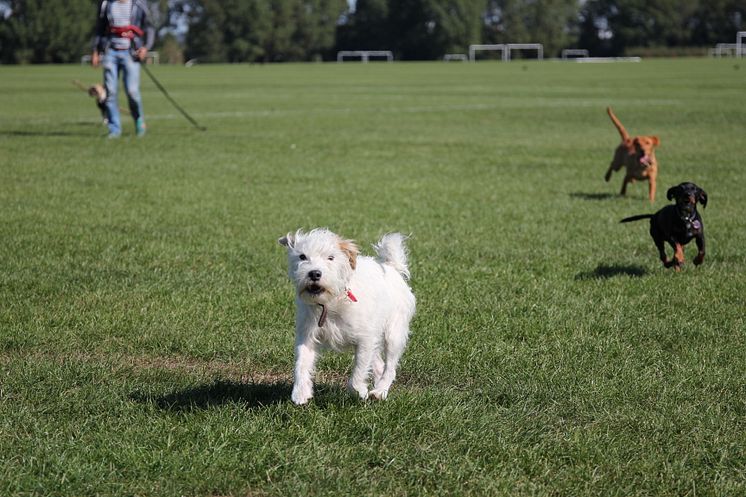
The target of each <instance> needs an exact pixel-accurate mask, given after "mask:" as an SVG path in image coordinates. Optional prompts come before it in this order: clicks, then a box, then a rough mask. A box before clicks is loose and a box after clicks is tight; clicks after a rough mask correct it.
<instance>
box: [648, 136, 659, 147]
mask: <svg viewBox="0 0 746 497" xmlns="http://www.w3.org/2000/svg"><path fill="white" fill-rule="evenodd" d="M650 139H651V140H653V146H654V147H657V146H658V145H660V144H661V139H660V138H658V137H657V136H655V135H653V136H651V137H650Z"/></svg>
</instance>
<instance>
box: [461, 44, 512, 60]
mask: <svg viewBox="0 0 746 497" xmlns="http://www.w3.org/2000/svg"><path fill="white" fill-rule="evenodd" d="M483 50H490V51H497V52H500V58H501V59H502V60H507V59H506V58H505V55H506V53H507V52H506V47H505V45H504V44H502V43H499V44H497V45H469V60H470V61H472V62H475V61H476V56H477V52H479V51H483Z"/></svg>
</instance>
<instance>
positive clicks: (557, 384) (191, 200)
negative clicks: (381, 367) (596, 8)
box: [0, 59, 746, 497]
mask: <svg viewBox="0 0 746 497" xmlns="http://www.w3.org/2000/svg"><path fill="white" fill-rule="evenodd" d="M153 72H154V73H155V74H156V76H157V77H158V78H159V79H160V80H161V81H162V83H163V84H164V85H165V86H166V87H167V88H168V89H169V91H170V92H171V94H172V96H173V97H174V98H175V99H176V100H177V101H178V102H179V103H180V104H181V105H182V106H183V107H184V108H186V109H187V110H188V111H189V112H190V113H191V114H192V115H193V116H194V117H195V118H196V119H197V120H198V121H199V122H200V123H201V124H203V125H205V126H207V127H208V131H206V132H200V131H197V130H196V129H194V128H192V127H191V125H190V124H189V123H188V122H187V121H186V120H185V119H183V118H182V116H181V115H179V114H178V113H177V112H176V111H175V110H174V109H173V108H172V107H171V106H170V104H169V103H168V101H167V100H166V99H165V98H164V97H163V96H162V95H161V94H160V93H159V92H158V90H157V89H156V87H155V86H154V85H153V84H152V83H151V82H150V81H149V80H148V79H147V77H146V76H145V75H144V74H143V96H144V103H145V112H146V117H147V120H148V125H149V132H148V135H147V136H146V137H145V138H143V139H137V138H135V136H134V129H133V128H134V126H133V125H132V122H131V119H129V118H125V119H124V124H125V131H124V135H123V137H122V138H121V139H120V140H118V141H111V140H106V139H105V138H104V136H105V133H106V131H105V129H104V128H103V126H102V125H101V123H100V122H99V119H98V115H97V110H96V109H95V107H94V104H93V101H92V99H90V98H89V97H87V96H86V95H85V94H84V93H83V92H81V91H80V90H78V89H76V88H75V87H73V86H72V85H71V83H70V82H71V80H73V79H79V80H81V81H83V82H85V83H87V84H88V83H93V82H97V81H98V80H99V79H100V74H99V72H98V71H94V70H93V69H91V68H89V67H82V66H42V67H8V66H3V67H0V209H1V211H0V213H1V214H2V216H0V495H2V496H45V497H46V496H115V495H116V496H119V495H122V496H129V495H132V496H135V495H138V496H179V495H189V496H191V495H195V496H211V497H218V496H220V497H223V496H236V497H238V496H247V497H248V496H251V497H254V496H265V495H266V496H272V495H277V496H287V495H345V496H347V495H355V496H364V495H389V496H390V495H459V496H464V495H474V496H481V495H511V496H516V495H519V496H523V495H525V496H528V495H531V496H599V495H603V496H630V495H640V496H648V495H670V496H682V495H688V496H695V495H696V496H702V495H705V496H707V495H710V496H737V495H746V367H745V366H746V333H745V331H744V330H745V328H746V325H745V323H744V315H745V314H746V312H745V311H746V277H745V276H744V272H745V270H746V249H745V247H746V230H744V219H745V218H746V188H745V187H746V174H745V173H744V171H745V170H746V159H745V158H744V157H746V154H745V152H746V149H745V148H744V143H745V141H744V139H745V138H746V134H745V132H746V115H745V114H744V111H745V109H746V91H745V90H746V65H744V64H736V63H734V61H733V60H732V59H731V60H724V59H721V60H714V59H710V60H704V59H702V60H694V59H691V60H660V61H649V60H646V61H643V62H642V63H639V64H621V63H620V64H573V63H566V64H563V63H558V62H543V63H537V62H525V63H524V62H513V63H510V64H501V63H479V64H461V63H449V64H445V63H419V64H415V63H412V64H405V63H394V64H385V63H380V64H368V65H361V64H341V65H337V64H323V65H322V64H317V65H311V64H305V65H291V64H288V65H266V66H254V65H251V66H249V65H233V66H227V65H226V66H206V65H205V66H195V67H192V68H184V67H168V66H159V67H153ZM607 105H611V106H612V107H613V108H614V110H615V111H616V113H617V115H618V116H619V118H620V119H621V121H622V122H623V123H624V124H625V125H626V126H627V128H628V129H629V130H630V132H632V133H633V134H658V135H659V136H660V138H661V141H662V143H661V147H660V148H659V150H658V154H657V155H658V159H659V162H660V178H659V194H658V198H657V201H656V203H655V205H654V206H651V205H650V204H649V203H648V202H647V199H646V191H647V186H646V185H645V184H636V185H633V186H632V187H631V190H630V194H629V195H628V196H627V197H626V198H621V197H619V196H618V195H617V193H618V191H619V188H620V186H621V181H622V177H621V175H620V174H619V173H617V174H616V175H615V176H614V177H613V178H612V180H611V182H610V183H605V182H604V181H603V175H604V172H605V170H606V167H607V166H608V163H609V161H610V159H611V155H612V150H613V148H614V147H615V146H616V144H617V143H618V134H617V132H616V130H615V129H614V127H613V126H612V124H611V122H610V121H609V119H608V117H607V116H606V113H605V107H606V106H607ZM682 181H693V182H695V183H697V184H699V185H700V186H701V187H703V188H704V189H705V190H706V191H707V193H708V194H709V204H708V207H707V208H706V209H704V210H701V213H702V216H703V218H704V225H705V229H706V232H707V242H708V253H707V258H706V260H705V263H704V264H703V265H702V266H700V267H694V266H693V265H692V264H691V259H692V257H693V255H694V252H695V249H694V247H693V244H692V245H691V246H689V247H688V250H687V261H688V264H686V266H685V267H684V270H683V271H682V272H680V273H674V272H673V271H671V270H666V269H664V268H663V267H662V265H661V264H660V263H659V261H658V258H657V253H656V250H655V248H654V246H653V243H652V240H651V239H650V237H649V235H648V233H647V224H646V222H644V221H643V222H639V223H633V224H625V225H620V224H619V223H618V221H619V219H621V218H622V217H625V216H629V215H633V214H638V213H645V212H652V211H653V210H655V209H658V208H660V207H662V206H663V205H665V204H666V203H667V200H666V199H665V192H666V190H667V189H668V188H669V187H670V186H673V185H675V184H678V183H679V182H682ZM316 226H327V227H329V228H331V229H333V230H334V231H337V232H338V233H340V234H342V235H344V236H346V237H349V238H354V239H356V240H357V241H358V242H359V243H360V244H361V246H362V247H364V249H363V250H364V252H366V253H371V252H372V250H371V249H370V244H371V243H373V242H375V241H376V240H377V239H378V237H379V236H380V235H381V234H383V233H385V232H388V231H394V230H396V231H402V232H404V233H411V235H412V238H411V240H410V242H409V248H410V252H411V269H412V286H413V289H414V292H415V294H416V296H417V298H418V311H417V315H416V316H415V319H414V322H413V327H412V336H411V341H410V345H409V348H408V350H407V352H406V353H405V355H404V358H403V360H402V362H401V365H400V375H399V378H398V380H397V382H396V383H395V384H394V387H393V389H392V391H391V393H390V396H389V400H388V401H387V402H385V403H361V402H358V401H356V400H355V399H353V398H352V397H350V396H348V395H347V393H346V392H345V390H344V381H345V379H346V375H347V373H348V372H349V368H350V362H351V356H350V355H327V356H325V357H324V358H323V360H322V361H321V362H320V364H319V370H318V375H317V392H316V397H315V399H314V400H313V402H312V403H311V405H309V406H307V407H305V408H297V407H295V406H293V405H292V403H291V402H290V401H289V397H290V388H291V382H292V377H291V371H292V364H293V352H292V342H293V312H294V309H293V304H292V297H293V296H292V288H291V286H290V283H289V281H287V276H286V261H285V253H284V251H283V250H282V247H280V246H279V245H278V244H277V239H278V237H280V236H281V235H283V234H285V233H287V232H288V231H290V230H294V229H296V228H299V227H303V228H306V229H309V228H313V227H316Z"/></svg>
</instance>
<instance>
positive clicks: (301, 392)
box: [290, 384, 313, 406]
mask: <svg viewBox="0 0 746 497" xmlns="http://www.w3.org/2000/svg"><path fill="white" fill-rule="evenodd" d="M312 397H313V387H311V386H305V385H298V384H296V385H295V386H293V394H292V395H291V396H290V398H291V399H292V400H293V403H294V404H295V405H299V406H302V405H304V404H308V401H309V400H311V398H312Z"/></svg>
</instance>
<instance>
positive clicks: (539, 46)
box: [505, 43, 544, 61]
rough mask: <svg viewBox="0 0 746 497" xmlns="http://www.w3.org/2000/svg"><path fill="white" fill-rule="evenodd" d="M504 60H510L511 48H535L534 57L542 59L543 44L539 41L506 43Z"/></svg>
mask: <svg viewBox="0 0 746 497" xmlns="http://www.w3.org/2000/svg"><path fill="white" fill-rule="evenodd" d="M506 46H507V48H508V50H507V52H506V56H505V60H507V61H509V60H510V52H511V51H512V50H536V58H537V59H539V60H544V45H542V44H541V43H508V44H507V45H506Z"/></svg>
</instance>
